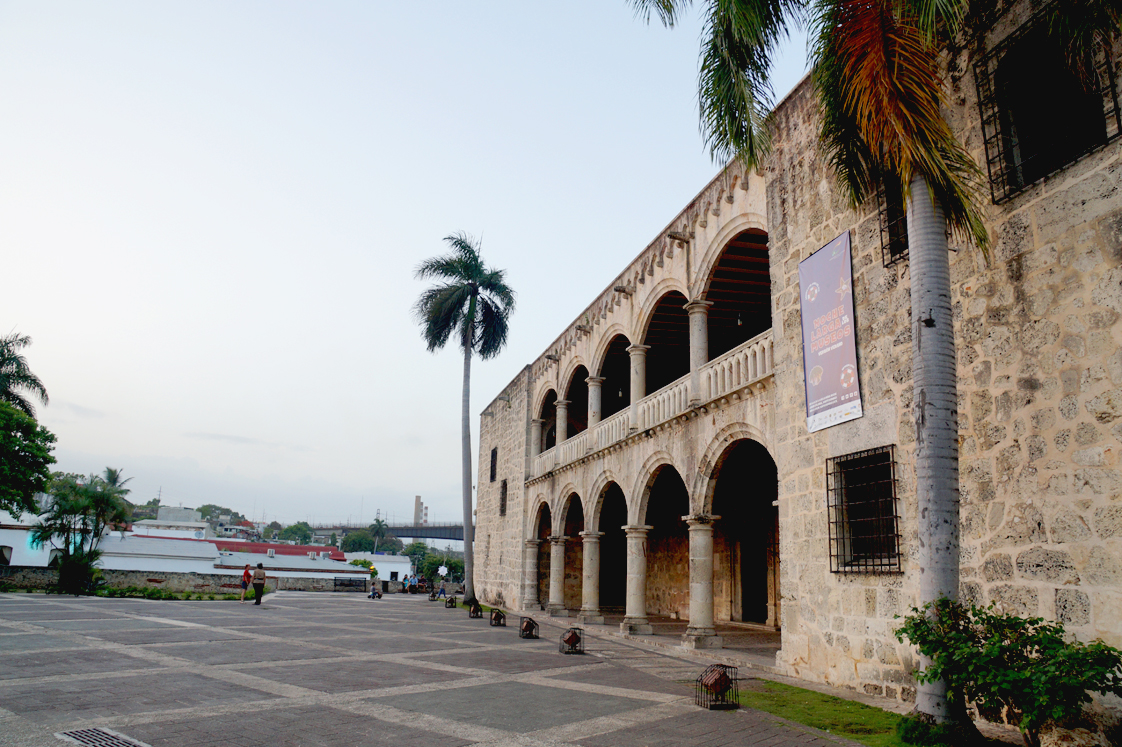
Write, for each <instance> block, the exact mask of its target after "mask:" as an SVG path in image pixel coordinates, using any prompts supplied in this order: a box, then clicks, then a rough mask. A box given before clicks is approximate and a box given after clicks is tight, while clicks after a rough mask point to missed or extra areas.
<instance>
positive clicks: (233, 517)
mask: <svg viewBox="0 0 1122 747" xmlns="http://www.w3.org/2000/svg"><path fill="white" fill-rule="evenodd" d="M198 511H199V514H200V515H201V516H202V517H203V520H204V521H211V520H215V521H217V519H218V517H219V516H229V517H230V521H231V522H232V523H234V524H236V523H238V522H239V521H245V520H246V518H245V517H244V516H242V515H241V514H239V513H238V512H237V511H234V510H233V509H230V508H226V507H225V506H217V505H215V504H213V503H207V504H206V505H204V506H199V508H198ZM274 523H275V522H274ZM270 526H271V525H270ZM277 526H278V527H279V526H280V525H279V524H277Z"/></svg>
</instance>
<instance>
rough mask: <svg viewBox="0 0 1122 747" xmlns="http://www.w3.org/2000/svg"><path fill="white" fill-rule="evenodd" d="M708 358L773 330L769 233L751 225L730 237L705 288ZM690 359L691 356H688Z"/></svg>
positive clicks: (719, 354)
mask: <svg viewBox="0 0 1122 747" xmlns="http://www.w3.org/2000/svg"><path fill="white" fill-rule="evenodd" d="M705 300H706V301H710V302H711V303H712V304H713V305H712V306H710V307H709V314H708V326H709V360H713V359H714V358H719V357H720V356H722V355H724V354H725V353H727V352H728V351H730V350H732V349H733V348H735V347H737V346H739V345H743V344H744V343H746V342H748V341H749V340H751V339H752V338H754V337H756V336H757V335H760V334H762V333H764V332H767V331H768V330H769V329H771V259H770V255H769V254H768V243H767V233H765V232H764V231H761V230H760V229H756V228H750V229H748V230H746V231H741V232H740V233H739V234H737V235H736V236H734V237H733V238H732V239H730V240H729V242H728V244H726V245H725V248H724V249H723V250H722V252H721V256H720V259H718V260H717V264H716V265H714V266H713V271H712V274H711V275H710V277H709V284H708V286H707V288H706V290H705ZM687 361H688V359H687Z"/></svg>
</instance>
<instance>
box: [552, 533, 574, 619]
mask: <svg viewBox="0 0 1122 747" xmlns="http://www.w3.org/2000/svg"><path fill="white" fill-rule="evenodd" d="M568 539H569V538H568V537H564V536H560V537H550V538H549V614H550V616H552V617H566V616H568V614H569V613H568V612H567V611H566V610H565V542H566V541H568Z"/></svg>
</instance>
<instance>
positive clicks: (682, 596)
mask: <svg viewBox="0 0 1122 747" xmlns="http://www.w3.org/2000/svg"><path fill="white" fill-rule="evenodd" d="M648 490H649V491H650V492H649V495H648V496H647V509H646V516H645V518H644V520H643V523H644V524H648V525H650V527H651V529H650V531H649V532H648V534H647V603H646V605H647V614H650V615H663V616H667V617H670V618H671V619H675V620H687V619H689V614H690V562H689V561H690V537H689V530H688V528H687V526H686V522H685V521H683V520H682V517H683V516H686V515H687V514H689V512H690V499H689V493H688V491H687V490H686V484H685V482H683V481H682V476H681V475H679V474H678V470H676V469H674V468H673V467H672V466H670V465H668V464H667V465H663V466H662V467H660V468H659V469H658V471H657V472H656V473H655V474H654V477H653V480H652V481H651V483H650V487H649V488H648Z"/></svg>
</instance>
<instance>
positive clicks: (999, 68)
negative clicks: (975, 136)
mask: <svg viewBox="0 0 1122 747" xmlns="http://www.w3.org/2000/svg"><path fill="white" fill-rule="evenodd" d="M1048 10H1049V9H1048V8H1045V9H1044V10H1043V11H1041V12H1039V13H1037V14H1036V15H1035V16H1033V17H1032V18H1031V19H1029V20H1028V21H1027V22H1026V23H1025V24H1024V25H1023V26H1021V27H1020V28H1018V29H1017V30H1016V31H1014V32H1013V33H1012V34H1010V35H1009V36H1008V37H1007V38H1006V39H1004V40H1003V41H1002V42H1001V43H1000V44H998V45H997V46H996V47H994V48H993V49H992V50H991V51H990V52H989V53H987V54H986V55H985V56H984V57H982V58H981V59H980V60H979V61H978V63H977V64H976V65H975V66H974V77H975V79H976V80H977V83H978V106H979V108H980V109H981V114H982V131H983V136H984V140H985V146H986V162H987V165H988V167H989V174H990V187H991V189H992V193H993V201H994V203H997V204H1000V203H1002V202H1005V201H1006V200H1009V199H1011V198H1012V197H1014V196H1015V195H1017V194H1020V193H1021V192H1023V191H1024V190H1025V189H1027V188H1028V187H1030V186H1031V185H1032V184H1034V183H1036V182H1038V181H1040V180H1041V179H1043V178H1045V177H1047V176H1049V175H1050V174H1053V173H1055V172H1056V171H1059V170H1060V169H1062V168H1064V167H1065V166H1067V165H1068V164H1071V163H1073V162H1075V161H1077V160H1079V159H1080V158H1082V157H1083V156H1085V155H1087V154H1088V153H1090V152H1091V151H1093V150H1095V149H1097V148H1100V147H1102V146H1104V145H1106V144H1107V143H1109V142H1111V141H1112V140H1114V139H1115V138H1117V137H1118V136H1119V134H1122V120H1120V119H1119V111H1118V97H1117V94H1116V91H1115V88H1114V70H1113V67H1112V65H1111V60H1110V54H1109V50H1107V49H1106V48H1105V47H1100V49H1098V51H1097V52H1096V53H1095V71H1094V76H1093V79H1092V80H1091V81H1089V82H1087V83H1084V82H1083V81H1081V80H1080V78H1079V76H1077V75H1076V74H1075V73H1074V72H1072V70H1071V68H1070V66H1069V65H1068V62H1067V60H1066V59H1065V55H1064V52H1063V50H1062V49H1061V47H1060V44H1059V42H1058V41H1056V40H1055V39H1053V38H1052V37H1051V36H1050V35H1049V33H1048V24H1047V19H1046V18H1045V17H1044V13H1046V12H1048Z"/></svg>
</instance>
